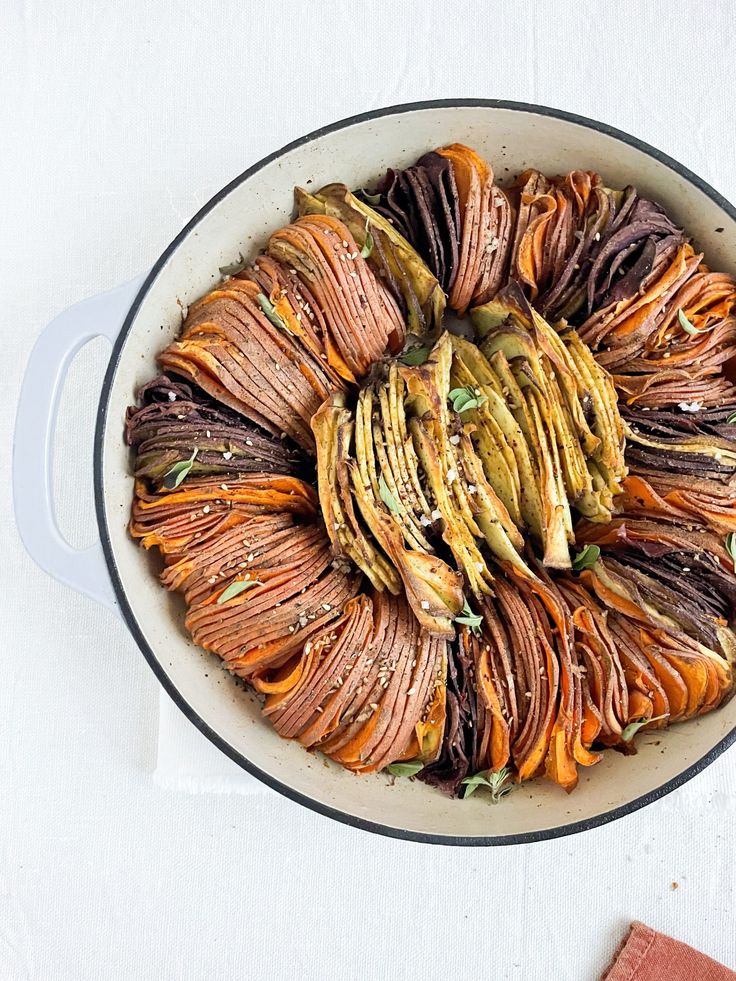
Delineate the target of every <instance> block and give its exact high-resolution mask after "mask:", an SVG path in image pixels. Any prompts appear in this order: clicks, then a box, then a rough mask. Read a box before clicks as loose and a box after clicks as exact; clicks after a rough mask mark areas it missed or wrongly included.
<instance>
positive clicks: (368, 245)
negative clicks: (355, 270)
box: [360, 232, 373, 259]
mask: <svg viewBox="0 0 736 981" xmlns="http://www.w3.org/2000/svg"><path fill="white" fill-rule="evenodd" d="M372 251H373V236H372V235H371V233H370V232H368V234H367V235H366V237H365V244H364V245H363V248H362V249H361V250H360V254H361V255H362V256H363V258H364V259H367V258H368V256H369V255H370V254H371V252H372Z"/></svg>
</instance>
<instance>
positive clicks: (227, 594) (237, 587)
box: [217, 579, 263, 606]
mask: <svg viewBox="0 0 736 981" xmlns="http://www.w3.org/2000/svg"><path fill="white" fill-rule="evenodd" d="M262 585H263V583H262V582H261V581H260V579H236V580H235V582H231V583H230V585H229V586H228V587H227V589H225V590H223V592H222V593H221V595H220V596H218V598H217V605H218V606H219V605H220V604H221V603H227V601H228V600H231V599H232V598H233V597H234V596H240V594H241V593H244V592H245V591H246V589H252V588H253V586H262Z"/></svg>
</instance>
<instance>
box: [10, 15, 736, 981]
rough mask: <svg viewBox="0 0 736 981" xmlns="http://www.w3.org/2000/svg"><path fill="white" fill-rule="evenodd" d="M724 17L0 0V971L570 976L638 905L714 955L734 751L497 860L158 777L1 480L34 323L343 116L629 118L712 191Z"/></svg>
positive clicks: (119, 655)
mask: <svg viewBox="0 0 736 981" xmlns="http://www.w3.org/2000/svg"><path fill="white" fill-rule="evenodd" d="M734 13H735V10H734V4H733V3H731V2H728V0H711V2H710V3H709V4H708V5H707V6H704V5H701V4H699V3H695V2H694V0H693V2H683V0H679V2H678V0H675V2H673V0H669V2H661V0H656V2H651V0H650V2H649V3H646V4H644V3H634V2H631V0H624V2H618V3H615V4H612V3H609V2H588V3H583V2H573V0H570V2H549V0H548V2H546V3H544V4H539V5H536V4H532V3H525V4H522V3H517V2H507V3H504V4H503V5H500V4H496V3H491V2H485V3H482V2H476V3H462V2H454V3H452V4H449V3H447V0H426V2H424V3H418V2H400V0H394V2H392V3H383V4H381V3H378V2H374V3H368V2H346V0H342V2H316V0H315V2H312V3H310V4H305V3H301V2H298V0H291V2H289V0H276V2H274V0H270V2H268V3H259V4H255V3H252V2H249V0H238V2H230V3H215V2H209V0H189V2H184V0H127V2H126V3H114V2H92V0H55V2H54V3H48V2H45V0H2V3H1V4H0V65H1V66H2V67H1V68H0V138H1V139H2V150H1V151H0V178H1V179H0V215H1V216H2V217H1V219H0V228H1V229H2V240H0V304H1V305H0V309H1V310H2V317H1V319H0V332H1V333H0V339H1V340H2V345H1V346H0V357H1V359H2V362H1V365H0V395H1V396H2V398H0V454H2V456H1V457H0V460H1V461H2V463H1V467H0V474H2V478H1V481H0V542H1V543H2V553H1V558H0V981H6V979H8V981H16V979H21V978H31V979H42V981H50V979H57V978H58V979H74V981H86V979H91V978H94V979H96V978H105V979H118V978H124V979H128V978H132V979H149V978H150V979H159V978H161V979H169V978H176V979H179V978H182V979H200V978H204V979H230V978H235V977H238V978H242V977H256V976H258V977H262V978H267V979H269V981H270V979H282V978H283V979H300V978H310V979H311V978H320V979H326V981H330V979H333V978H335V979H337V978H339V979H341V981H353V979H356V981H358V979H360V981H364V979H374V978H375V979H378V978H381V979H383V978H388V979H393V978H401V979H404V978H406V979H414V978H417V979H422V981H435V979H440V978H445V977H448V976H449V977H454V976H456V977H458V978H481V977H482V978H488V979H500V978H514V979H525V981H526V979H532V981H537V979H539V981H546V979H554V981H587V979H593V978H595V977H597V976H598V974H599V972H600V971H601V970H602V968H603V967H604V965H605V963H606V961H607V959H608V957H609V956H610V954H611V952H612V951H613V949H614V947H615V945H616V943H617V942H618V940H619V938H620V937H621V936H622V934H623V932H624V930H625V927H626V925H627V923H628V922H629V921H630V920H631V919H633V918H640V919H643V920H645V921H646V922H648V923H650V924H651V925H652V926H654V927H657V928H659V929H662V930H664V931H666V932H670V933H672V934H674V935H676V936H679V937H680V938H682V939H684V940H687V941H689V942H690V943H692V944H694V945H696V946H698V947H700V948H701V949H703V950H705V951H706V952H707V953H710V954H711V955H713V956H715V957H717V958H719V959H721V960H722V961H724V962H725V963H727V964H729V966H731V967H736V941H735V940H734V921H733V906H734V898H735V891H736V889H735V881H734V877H735V873H734V858H735V857H736V849H735V846H734V830H735V826H736V752H734V751H733V750H732V751H731V752H729V753H727V754H726V756H725V757H723V758H721V759H720V760H719V761H718V762H717V763H716V764H714V765H713V766H712V767H711V768H710V769H709V770H707V771H706V772H705V773H704V774H702V775H701V776H700V777H698V778H696V779H695V780H693V781H692V783H691V784H690V785H688V787H687V788H685V789H684V790H683V791H681V792H679V793H676V794H674V795H671V796H670V797H669V798H667V799H666V800H664V801H662V802H660V803H658V804H655V805H653V806H651V807H649V808H647V809H645V810H644V811H642V812H639V813H638V814H635V815H633V816H630V817H629V818H626V819H624V820H622V821H619V822H616V823H614V824H613V825H609V826H607V827H605V828H602V829H599V830H596V831H592V832H589V833H587V834H584V835H579V836H576V837H572V838H567V839H561V840H557V841H551V842H547V843H542V844H537V845H529V846H525V847H518V848H504V849H491V850H480V849H473V850H461V849H440V848H432V847H430V846H422V845H417V844H407V843H401V842H398V841H392V840H389V839H382V838H379V837H375V836H369V835H367V834H365V833H362V832H358V831H354V830H352V829H350V828H346V827H343V826H341V825H338V824H335V823H332V822H329V821H327V820H326V819H324V818H321V817H318V816H317V815H314V814H312V813H310V812H309V811H306V810H303V809H301V808H299V807H298V806H297V805H295V804H292V803H290V802H288V801H286V800H284V799H282V798H280V797H278V796H277V795H276V794H274V793H272V792H270V791H265V790H264V791H263V792H258V793H255V794H251V795H248V796H243V795H238V794H219V795H218V794H211V793H199V794H191V793H182V792H176V791H173V790H171V789H167V788H166V787H164V786H162V785H161V782H160V781H157V780H156V778H155V776H154V773H153V771H154V769H155V763H156V751H157V732H158V691H157V686H156V683H155V680H154V677H153V675H152V674H151V672H150V670H149V669H148V667H147V666H146V664H145V662H144V660H143V658H142V656H141V655H140V653H139V652H138V651H137V649H136V648H135V646H134V644H133V642H132V641H131V639H130V638H129V636H128V635H127V633H126V631H125V629H124V628H123V627H122V625H121V624H120V623H118V622H116V620H115V619H114V617H113V616H112V615H111V614H109V613H106V612H104V611H103V610H101V609H98V608H96V607H95V606H94V605H93V604H92V603H91V602H90V601H87V600H85V599H83V598H81V597H79V596H76V595H74V594H73V593H71V592H70V591H69V590H67V589H65V588H64V587H62V586H59V585H57V584H56V583H54V582H52V581H50V580H49V579H48V578H46V577H45V576H44V575H43V574H42V573H41V572H40V571H39V570H38V569H36V568H35V567H34V566H33V564H32V563H31V562H30V560H28V559H27V557H26V556H25V554H24V553H23V551H22V548H21V546H20V544H19V542H18V539H17V537H16V533H15V530H14V528H13V525H12V516H11V502H10V490H9V480H8V474H9V461H10V444H11V429H12V420H13V416H14V403H15V398H16V396H17V390H18V386H19V384H20V378H21V375H22V370H23V365H24V362H25V359H26V357H27V355H28V352H29V350H30V348H31V345H32V343H33V340H34V338H35V337H36V335H37V334H38V332H39V331H40V330H41V328H42V327H43V326H44V324H45V323H46V322H47V321H48V320H49V319H50V318H51V317H52V316H53V315H54V314H55V313H57V312H58V311H59V310H61V309H62V308H63V307H65V306H67V305H69V304H70V303H72V302H74V301H75V300H77V299H80V298H82V297H84V296H87V295H90V294H92V293H95V292H99V291H100V290H103V289H107V288H109V287H112V286H115V285H117V284H118V283H120V282H122V281H124V280H126V279H129V278H130V277H131V276H133V275H134V274H136V273H138V272H139V271H141V270H143V269H145V268H146V267H147V266H148V265H150V263H152V262H153V260H154V259H155V258H156V257H157V255H158V254H159V252H160V251H161V250H162V249H163V248H164V247H165V245H166V244H167V243H168V242H169V240H170V239H171V238H172V237H173V236H174V235H175V234H176V232H177V231H178V230H179V228H180V227H181V225H182V224H184V222H185V221H186V220H188V218H189V217H190V216H191V215H192V214H193V213H194V211H195V210H197V209H198V208H199V207H200V206H201V205H202V204H203V203H204V202H205V201H206V200H207V199H208V198H209V197H210V196H211V195H212V194H213V193H214V192H216V191H217V190H218V189H219V188H220V187H221V186H222V185H223V184H224V183H226V182H227V181H229V180H230V179H231V178H232V177H234V176H235V175H237V174H238V173H240V172H241V171H242V170H243V169H245V167H247V166H248V165H249V164H251V163H253V162H255V161H256V160H258V159H259V158H260V157H261V156H263V155H264V154H266V153H268V152H270V151H272V150H274V149H275V148H277V147H279V146H281V145H282V144H284V143H286V142H288V141H289V140H292V139H294V138H295V137H298V136H300V135H302V134H304V133H306V132H308V131H310V130H312V129H314V128H315V127H317V126H321V125H323V124H326V123H329V122H331V121H333V120H335V119H339V118H341V117H344V116H347V115H350V114H352V113H355V112H360V111H364V110H367V109H371V108H374V107H379V106H383V105H390V104H393V103H398V102H404V101H410V100H414V99H424V98H441V97H448V96H481V97H496V98H506V99H517V100H525V101H530V102H539V103H542V104H547V105H552V106H557V107H559V108H563V109H568V110H571V111H574V112H579V113H583V114H585V115H590V116H593V117H595V118H599V119H601V120H605V121H606V122H608V123H611V124H613V125H615V126H619V127H621V128H623V129H625V130H628V131H629V132H631V133H633V134H635V135H637V136H640V137H642V138H644V139H645V140H647V141H649V142H651V143H653V144H654V145H655V146H658V147H660V148H661V149H663V150H665V151H666V152H668V153H670V154H672V155H673V156H675V157H676V158H678V159H680V160H681V161H682V162H683V163H685V164H686V165H688V166H689V167H691V168H692V169H694V170H695V171H696V172H697V173H699V174H700V175H701V176H703V177H704V178H705V179H706V180H707V181H709V182H711V183H712V184H713V185H714V186H715V187H716V188H717V189H718V190H720V191H721V192H723V193H724V194H725V195H726V196H727V197H729V198H730V199H731V200H736V167H735V166H734V164H735V163H736V154H735V146H736V144H735V134H736V127H734V110H733V106H734V96H735V95H736V91H735V89H736V85H735V83H734V64H736V34H735V33H734V31H733V22H734ZM389 17H390V19H389ZM336 176H339V174H338V175H336ZM104 361H105V347H104V344H103V342H102V341H99V342H95V344H94V345H91V346H90V347H88V348H87V349H85V351H84V352H83V353H82V354H81V355H80V357H79V358H78V359H77V361H76V362H75V364H74V366H73V369H72V373H71V376H70V380H69V385H68V387H67V390H66V393H65V399H64V410H63V413H62V419H61V421H60V427H59V443H58V447H59V452H58V467H57V475H56V483H57V487H58V492H59V510H60V514H61V517H62V520H63V523H64V527H65V528H66V530H67V531H68V533H69V535H70V537H71V539H72V540H74V541H75V542H76V543H86V542H89V541H91V540H92V538H93V536H94V526H93V516H92V508H91V500H92V495H91V487H90V479H91V433H92V419H93V415H94V407H95V400H96V397H97V392H98V389H99V383H100V380H101V374H102V368H103V365H104ZM491 819H492V813H491V814H489V820H491ZM674 882H676V883H678V884H679V888H677V889H672V883H674Z"/></svg>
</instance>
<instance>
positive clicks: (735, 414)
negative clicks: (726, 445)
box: [726, 412, 736, 426]
mask: <svg viewBox="0 0 736 981" xmlns="http://www.w3.org/2000/svg"><path fill="white" fill-rule="evenodd" d="M735 422H736V412H732V413H731V415H730V416H729V417H728V419H726V424H727V425H729V426H732V425H733V424H734V423H735Z"/></svg>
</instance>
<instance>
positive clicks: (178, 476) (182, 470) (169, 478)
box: [163, 446, 197, 490]
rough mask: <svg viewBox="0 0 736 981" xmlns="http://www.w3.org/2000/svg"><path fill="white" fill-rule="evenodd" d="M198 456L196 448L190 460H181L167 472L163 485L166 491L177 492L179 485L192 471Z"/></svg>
mask: <svg viewBox="0 0 736 981" xmlns="http://www.w3.org/2000/svg"><path fill="white" fill-rule="evenodd" d="M196 455H197V447H196V446H195V447H194V449H193V450H192V455H191V456H190V457H189V459H188V460H179V462H178V463H175V464H174V466H173V467H172V468H171V469H170V470H167V471H166V473H165V474H164V477H163V485H164V487H165V488H166V490H176V488H177V487H178V486H179V484H180V483H181V482H182V480H184V478H185V477H186V475H187V474H188V473H189V471H190V470H191V469H192V465H193V463H194V458H195V456H196Z"/></svg>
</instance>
